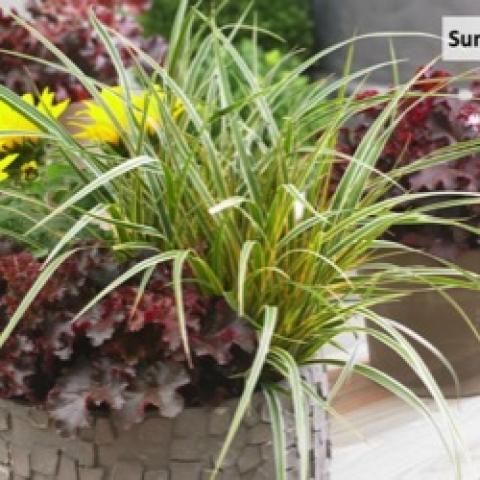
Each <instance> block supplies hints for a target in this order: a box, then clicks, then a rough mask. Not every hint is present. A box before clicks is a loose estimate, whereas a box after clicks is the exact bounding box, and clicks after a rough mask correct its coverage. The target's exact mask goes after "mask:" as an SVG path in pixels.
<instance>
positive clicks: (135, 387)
mask: <svg viewBox="0 0 480 480" xmlns="http://www.w3.org/2000/svg"><path fill="white" fill-rule="evenodd" d="M188 383H190V377H189V375H188V374H187V371H186V369H185V368H184V367H183V366H182V365H180V364H179V363H176V362H157V363H155V364H154V365H150V366H148V367H146V368H144V369H142V370H141V371H140V372H138V374H137V376H136V377H135V378H134V380H133V381H132V384H131V387H130V389H129V390H127V391H126V392H125V395H124V398H125V406H124V408H122V409H121V410H120V411H119V412H118V413H117V415H118V416H119V417H120V418H121V420H122V423H123V425H124V426H125V427H128V426H130V425H132V424H135V423H140V422H141V421H142V420H143V418H144V416H145V412H146V411H147V409H149V408H150V407H155V408H157V409H158V411H159V413H160V414H161V415H163V416H164V417H168V418H171V417H175V416H176V415H178V414H179V413H180V412H181V411H182V409H183V406H184V400H183V398H182V396H181V395H180V394H179V393H178V389H179V388H180V387H183V386H184V385H187V384H188Z"/></svg>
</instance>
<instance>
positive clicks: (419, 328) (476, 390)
mask: <svg viewBox="0 0 480 480" xmlns="http://www.w3.org/2000/svg"><path fill="white" fill-rule="evenodd" d="M395 263H397V264H400V265H425V266H432V265H435V263H436V262H434V261H431V260H429V259H427V258H426V257H424V256H422V255H418V254H407V255H400V256H398V257H397V258H396V259H395ZM456 263H457V264H458V265H460V266H461V267H462V268H465V269H468V270H472V271H475V272H480V252H479V251H478V250H471V251H469V252H466V253H464V254H463V255H461V256H460V257H459V258H458V260H457V261H456ZM449 293H450V295H451V297H452V298H453V299H454V300H455V301H456V302H457V303H458V304H459V305H460V306H461V307H462V308H463V309H464V310H465V312H466V313H467V315H468V316H469V318H470V319H471V320H472V321H473V323H474V324H475V326H476V328H480V293H478V292H473V291H468V290H459V289H456V290H452V291H450V292H449ZM375 310H376V311H377V313H379V314H380V315H382V316H384V317H387V318H391V319H393V320H396V321H399V322H401V323H403V324H404V325H406V326H407V327H409V328H411V329H412V330H414V331H416V332H417V333H418V334H420V335H421V336H422V337H424V338H425V339H427V340H428V341H429V342H430V343H432V344H433V345H435V346H436V347H437V348H438V349H439V350H440V351H441V352H442V353H443V355H444V356H445V357H446V358H447V359H448V360H449V361H450V363H451V364H452V365H453V368H454V369H455V371H456V373H457V375H458V377H459V380H460V384H461V392H460V393H461V394H462V395H478V394H480V369H479V365H480V342H479V341H478V340H477V339H476V338H475V336H474V334H473V332H472V331H471V329H470V328H469V327H468V326H467V324H466V323H465V321H464V320H463V319H462V318H460V316H459V315H458V313H456V312H455V311H454V309H453V307H452V306H451V305H450V304H449V303H448V302H447V300H445V299H444V298H443V297H442V296H440V295H439V294H438V293H434V292H422V293H420V292H419V293H415V294H413V295H412V296H410V297H408V298H405V299H401V300H400V301H397V302H392V303H389V304H385V305H382V306H379V307H376V309H375ZM368 341H369V349H370V363H371V364H372V365H373V366H374V367H377V368H379V369H380V370H382V371H384V372H386V373H388V374H390V375H392V376H393V377H395V378H396V379H398V380H399V381H401V382H402V383H404V384H405V385H407V386H409V387H410V388H411V389H412V390H414V391H415V392H416V393H417V394H419V395H427V391H426V389H425V388H424V386H423V384H422V383H421V382H420V381H419V380H418V378H417V377H416V376H415V375H414V374H413V373H412V371H411V370H410V368H409V367H408V366H407V365H406V363H404V362H403V361H402V360H401V359H400V357H399V356H398V355H396V354H395V353H393V352H392V351H391V350H390V349H388V348H386V347H385V346H384V345H383V344H380V342H378V341H376V340H374V339H371V338H369V340H368ZM414 346H415V347H416V348H417V351H418V352H419V353H420V354H421V356H422V358H423V359H424V360H425V361H426V363H427V365H428V367H429V368H430V370H431V371H432V373H433V376H434V377H435V379H436V380H437V381H438V383H439V385H440V387H441V388H442V391H443V392H444V394H445V395H446V396H455V395H456V393H457V392H456V390H455V385H454V382H453V380H452V376H451V375H450V373H449V372H448V370H447V369H446V368H445V367H444V366H443V365H442V364H441V362H440V361H439V360H438V358H436V357H435V356H434V355H433V354H432V353H430V352H429V351H428V350H426V349H425V348H424V347H422V346H420V345H418V344H417V343H415V342H414Z"/></svg>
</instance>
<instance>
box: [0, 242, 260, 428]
mask: <svg viewBox="0 0 480 480" xmlns="http://www.w3.org/2000/svg"><path fill="white" fill-rule="evenodd" d="M79 247H80V248H79V250H78V251H77V252H76V253H75V254H74V255H72V256H71V257H69V259H68V260H67V261H66V262H65V263H64V264H63V265H62V266H61V267H60V268H59V269H58V270H57V271H56V272H55V273H54V274H53V276H52V277H51V278H50V279H49V281H48V282H47V283H46V285H45V287H44V288H43V289H42V291H41V292H40V293H39V295H38V296H37V298H36V299H35V300H34V302H33V304H32V306H31V308H30V309H28V311H27V312H26V314H25V316H24V318H23V319H22V321H21V322H20V323H19V325H18V326H17V328H16V329H15V331H14V333H13V335H12V336H11V337H10V338H9V339H8V341H7V342H6V344H5V345H4V346H3V348H2V350H1V351H0V397H2V398H23V399H26V400H29V401H31V402H34V403H38V404H46V406H47V410H48V411H50V412H51V415H52V417H53V418H55V419H56V420H57V421H58V422H59V424H61V425H62V426H63V428H64V429H65V430H66V431H70V432H72V431H74V430H75V429H76V428H78V427H82V426H86V425H87V424H88V423H89V420H90V417H91V415H92V409H98V408H100V409H102V410H105V409H108V410H110V411H112V412H115V415H116V416H117V417H118V418H119V419H120V420H121V421H122V422H123V423H124V425H125V426H128V425H131V424H133V423H137V422H139V421H141V420H142V418H143V415H144V413H145V410H146V409H148V408H151V407H155V408H157V409H158V410H159V411H160V413H161V414H162V415H165V416H173V415H175V414H177V413H178V412H179V411H180V410H181V408H182V406H183V403H184V401H187V403H188V404H192V403H195V404H198V402H199V401H200V403H201V402H206V401H209V400H210V399H215V401H216V400H218V399H219V398H225V397H228V396H229V395H233V394H237V393H238V389H239V381H238V379H236V380H234V381H233V380H232V379H231V377H232V376H234V375H235V374H239V373H241V372H242V371H245V370H246V369H248V367H249V366H250V362H251V356H252V353H253V351H254V349H255V341H256V337H255V333H254V331H253V329H252V328H250V326H249V325H248V324H247V322H246V321H244V320H243V319H240V318H238V316H237V315H236V313H235V312H234V311H232V309H230V308H229V307H228V305H227V303H226V302H225V301H224V300H222V299H219V298H210V297H205V296H204V295H202V294H201V293H200V291H199V290H198V289H197V288H196V287H195V286H194V284H193V283H189V282H188V281H186V282H185V283H184V285H183V299H184V309H185V319H186V326H187V333H188V337H189V341H190V344H191V350H192V354H193V357H194V368H193V370H187V365H186V361H185V360H186V359H185V354H184V350H183V346H182V342H181V338H180V330H179V326H178V317H177V314H178V312H177V307H176V301H175V295H174V292H173V290H172V287H171V276H172V274H171V266H170V265H162V266H159V267H158V269H157V270H156V271H155V272H154V273H153V275H152V277H151V281H150V282H149V283H148V285H147V286H146V288H145V290H144V291H143V293H142V295H139V287H138V283H139V278H137V279H133V280H132V281H131V282H129V283H128V284H125V285H122V286H120V287H118V288H117V289H115V290H113V291H112V292H110V293H109V294H108V295H107V296H106V297H105V298H103V299H102V300H101V301H100V302H99V303H97V304H96V305H95V306H94V307H93V308H92V309H90V310H89V311H88V312H87V313H85V314H84V315H83V316H82V317H81V318H79V319H77V320H75V322H74V321H73V319H74V318H75V317H76V313H77V312H78V311H79V310H80V309H81V308H82V307H83V306H84V305H85V304H86V303H87V302H88V301H89V300H91V299H92V298H94V297H95V296H96V295H97V294H98V293H99V292H100V291H101V290H102V289H103V288H104V287H105V286H107V285H108V284H109V283H110V282H111V281H112V279H114V278H116V277H118V275H119V274H121V273H122V272H123V271H125V270H126V269H128V268H129V267H131V266H132V264H133V263H135V260H131V261H129V262H126V263H124V264H120V263H118V261H116V260H115V259H114V258H113V257H112V255H111V254H110V253H109V252H108V250H106V249H102V248H100V247H99V246H98V245H92V244H89V243H84V244H81V245H79ZM5 251H6V255H3V256H1V255H0V284H1V286H2V289H1V291H0V313H1V315H0V328H3V327H5V325H6V324H7V322H8V319H9V317H10V316H11V315H12V314H13V312H14V311H15V309H16V308H17V307H18V305H19V304H20V302H21V301H22V299H23V298H24V296H25V293H26V292H27V291H28V289H29V288H30V287H31V285H32V284H33V282H34V281H35V279H36V278H37V276H38V275H39V273H40V271H41V262H39V261H38V260H36V259H35V258H33V257H32V256H31V255H30V254H28V253H26V252H21V251H20V252H19V251H18V250H16V249H10V248H7V249H6V250H5ZM189 275H191V273H190V272H188V271H187V270H186V271H185V272H184V277H186V278H188V276H189ZM186 387H188V388H189V389H188V388H186ZM188 394H191V395H192V396H194V397H195V399H194V400H193V401H192V399H189V398H188V396H185V395H188ZM184 396H185V397H184Z"/></svg>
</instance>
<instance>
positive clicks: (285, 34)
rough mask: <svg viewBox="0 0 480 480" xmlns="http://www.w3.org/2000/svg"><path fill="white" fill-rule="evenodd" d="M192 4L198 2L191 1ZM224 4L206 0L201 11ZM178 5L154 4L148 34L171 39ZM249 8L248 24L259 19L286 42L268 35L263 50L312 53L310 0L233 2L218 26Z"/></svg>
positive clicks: (162, 0)
mask: <svg viewBox="0 0 480 480" xmlns="http://www.w3.org/2000/svg"><path fill="white" fill-rule="evenodd" d="M191 3H192V4H195V3H196V2H195V1H193V0H191ZM222 3H225V2H222V1H221V0H203V1H202V3H201V5H200V9H201V10H202V11H204V12H205V13H210V12H211V11H212V10H215V9H216V8H218V6H219V5H221V4H222ZM178 4H179V0H153V1H152V8H151V10H150V11H149V12H148V13H147V14H146V15H144V17H143V24H144V26H145V30H146V33H147V34H149V35H151V34H155V33H160V34H161V35H163V36H165V37H167V38H168V36H169V34H170V29H171V27H172V22H173V19H174V16H175V12H176V11H177V7H178ZM250 4H253V6H252V8H251V12H250V13H249V15H248V18H247V19H246V21H245V23H246V24H248V25H252V24H253V22H254V20H255V18H256V19H257V22H258V23H257V24H258V26H259V27H260V28H262V29H266V30H268V31H270V32H275V34H276V35H279V36H280V37H281V38H283V39H284V40H285V43H282V42H280V41H279V40H278V39H275V38H272V37H270V36H268V35H259V43H260V45H261V46H262V47H263V48H265V49H267V50H269V49H272V48H282V49H284V50H292V49H294V48H303V49H305V50H306V51H312V50H313V48H314V33H313V31H314V30H313V29H314V26H313V15H312V6H311V1H310V0H292V1H286V0H253V1H252V0H230V1H229V2H227V3H226V4H225V6H224V7H223V8H222V9H221V11H220V13H219V15H218V24H220V25H225V24H228V23H236V22H237V21H238V19H239V18H240V17H241V15H242V14H243V13H244V12H245V10H246V9H247V8H248V7H249V5H250ZM245 35H249V34H248V33H245Z"/></svg>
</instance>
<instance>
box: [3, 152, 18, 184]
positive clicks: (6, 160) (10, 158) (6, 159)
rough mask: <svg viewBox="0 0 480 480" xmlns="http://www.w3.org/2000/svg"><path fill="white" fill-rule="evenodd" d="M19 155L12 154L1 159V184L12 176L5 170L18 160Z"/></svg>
mask: <svg viewBox="0 0 480 480" xmlns="http://www.w3.org/2000/svg"><path fill="white" fill-rule="evenodd" d="M18 155H19V154H18V153H11V154H10V155H7V156H6V157H3V158H2V159H0V182H3V181H4V180H6V179H7V178H8V177H9V176H10V175H9V173H8V172H6V171H5V170H6V169H7V168H8V167H9V166H10V165H11V164H12V163H13V162H14V161H15V160H16V159H17V158H18Z"/></svg>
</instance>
